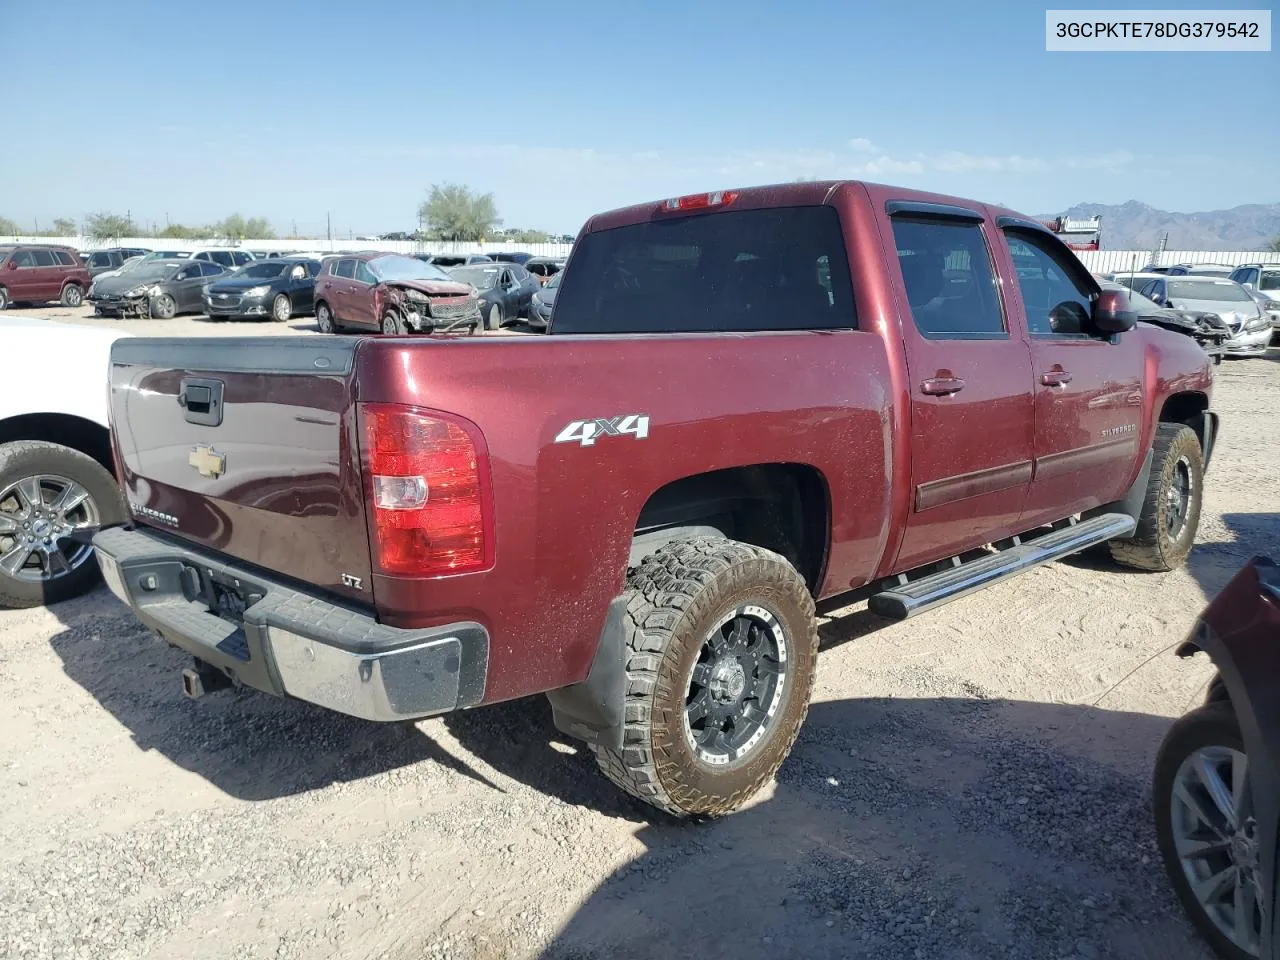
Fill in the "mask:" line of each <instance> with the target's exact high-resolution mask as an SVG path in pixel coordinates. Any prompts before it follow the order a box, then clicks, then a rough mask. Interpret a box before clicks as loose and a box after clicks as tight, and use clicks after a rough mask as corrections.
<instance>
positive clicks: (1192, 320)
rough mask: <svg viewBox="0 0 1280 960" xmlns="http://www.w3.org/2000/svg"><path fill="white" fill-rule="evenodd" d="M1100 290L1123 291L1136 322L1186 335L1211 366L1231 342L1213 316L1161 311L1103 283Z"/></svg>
mask: <svg viewBox="0 0 1280 960" xmlns="http://www.w3.org/2000/svg"><path fill="white" fill-rule="evenodd" d="M1100 286H1101V287H1102V289H1103V290H1120V291H1123V292H1124V293H1125V294H1126V295H1127V296H1128V298H1129V307H1130V309H1132V310H1133V312H1134V313H1135V314H1136V315H1137V317H1138V320H1139V321H1140V322H1142V323H1151V324H1155V325H1156V326H1157V327H1164V328H1165V329H1166V330H1173V331H1175V332H1177V333H1182V334H1186V335H1187V336H1188V337H1190V338H1191V339H1192V340H1194V341H1195V342H1196V343H1198V344H1200V346H1201V347H1203V348H1204V352H1205V353H1207V354H1208V355H1209V356H1210V357H1212V358H1213V360H1214V362H1215V363H1221V362H1222V357H1223V355H1224V354H1225V353H1226V352H1227V348H1226V346H1225V344H1226V342H1227V341H1228V340H1230V339H1231V330H1230V328H1229V327H1228V326H1227V325H1226V324H1225V323H1223V322H1222V321H1221V320H1220V319H1218V318H1217V317H1216V316H1214V315H1213V314H1206V313H1196V312H1194V311H1189V310H1175V309H1172V308H1170V307H1162V306H1160V304H1158V303H1156V302H1155V301H1153V300H1148V299H1147V298H1146V297H1144V296H1143V295H1142V294H1140V293H1138V292H1137V291H1135V290H1130V289H1129V288H1128V287H1126V286H1124V285H1123V284H1120V283H1114V282H1110V281H1107V282H1103V283H1102V284H1100Z"/></svg>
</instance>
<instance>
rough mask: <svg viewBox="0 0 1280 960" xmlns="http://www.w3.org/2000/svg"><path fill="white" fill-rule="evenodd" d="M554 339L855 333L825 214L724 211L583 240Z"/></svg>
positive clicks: (830, 216) (840, 244) (836, 241)
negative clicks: (580, 335) (573, 335)
mask: <svg viewBox="0 0 1280 960" xmlns="http://www.w3.org/2000/svg"><path fill="white" fill-rule="evenodd" d="M574 263H575V265H576V267H575V269H574V271H573V272H572V273H568V274H566V275H565V280H564V282H563V283H562V284H561V288H560V292H559V293H558V294H557V296H556V316H555V322H554V324H553V325H552V332H554V333H559V334H566V333H570V334H571V333H710V332H718V331H764V330H831V329H840V328H845V329H849V328H853V327H856V326H857V319H856V316H855V313H854V303H853V286H852V283H851V282H850V279H849V259H848V255H847V254H846V252H845V247H844V238H843V236H842V234H841V231H840V218H839V216H838V215H837V213H836V211H835V209H834V208H832V207H826V206H808V207H771V208H767V209H763V210H729V211H725V212H722V213H702V214H693V215H690V216H677V217H672V218H670V219H668V218H667V217H665V216H659V217H657V218H655V219H653V220H649V221H647V222H645V223H637V224H630V225H627V226H623V227H615V228H613V229H611V230H601V231H598V232H593V233H588V234H586V235H584V236H583V237H582V238H581V240H580V241H579V243H578V245H577V248H576V249H575V251H574Z"/></svg>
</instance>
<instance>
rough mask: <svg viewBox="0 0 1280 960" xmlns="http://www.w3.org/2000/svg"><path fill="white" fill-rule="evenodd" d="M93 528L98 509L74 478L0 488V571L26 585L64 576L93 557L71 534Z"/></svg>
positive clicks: (47, 477) (27, 480)
mask: <svg viewBox="0 0 1280 960" xmlns="http://www.w3.org/2000/svg"><path fill="white" fill-rule="evenodd" d="M98 525H99V517H98V505H97V504H96V503H94V502H93V497H91V496H90V495H89V491H88V490H86V489H85V488H84V487H83V486H82V485H81V484H79V483H76V482H75V481H74V480H69V479H67V478H66V477H60V476H56V475H51V474H38V475H36V476H30V477H23V478H22V479H20V480H16V481H15V482H13V483H11V484H9V485H8V486H7V487H5V488H4V490H0V573H4V574H5V575H7V576H10V577H13V578H14V579H15V580H22V581H25V582H28V583H44V582H48V581H50V580H58V579H60V578H62V577H65V576H69V575H70V574H71V573H72V572H73V571H75V570H78V569H79V568H80V567H82V566H84V565H85V564H86V563H87V562H88V561H89V560H90V558H92V556H93V547H91V546H90V545H89V544H87V543H80V542H79V541H77V540H72V539H70V537H71V535H72V534H74V533H77V532H79V531H84V530H91V529H95V528H97V526H98Z"/></svg>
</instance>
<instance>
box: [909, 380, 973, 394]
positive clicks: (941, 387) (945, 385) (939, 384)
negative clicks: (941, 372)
mask: <svg viewBox="0 0 1280 960" xmlns="http://www.w3.org/2000/svg"><path fill="white" fill-rule="evenodd" d="M920 389H921V390H923V391H924V392H925V393H927V394H928V395H929V396H931V397H945V396H948V395H950V394H953V393H959V392H960V391H961V390H963V389H964V381H963V380H962V379H960V378H959V377H930V378H929V379H928V380H926V381H924V382H923V383H922V384H920Z"/></svg>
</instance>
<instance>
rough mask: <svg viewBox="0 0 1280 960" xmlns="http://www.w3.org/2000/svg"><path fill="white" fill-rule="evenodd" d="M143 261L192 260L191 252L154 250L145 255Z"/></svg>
mask: <svg viewBox="0 0 1280 960" xmlns="http://www.w3.org/2000/svg"><path fill="white" fill-rule="evenodd" d="M142 259H143V260H190V259H191V251H190V250H152V251H151V252H150V253H148V254H144V255H143V257H142Z"/></svg>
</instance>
